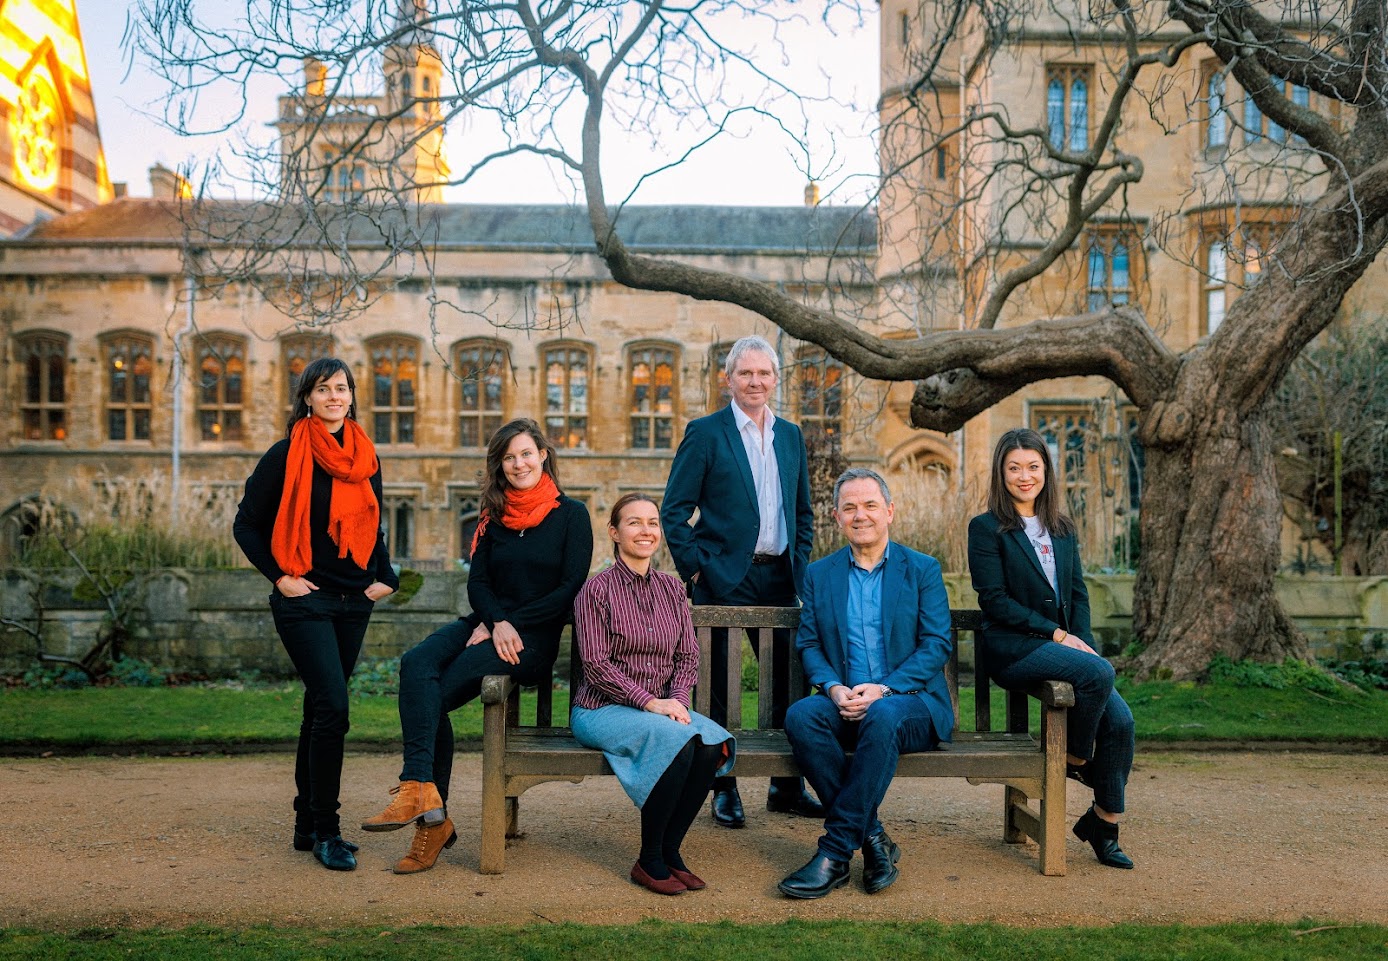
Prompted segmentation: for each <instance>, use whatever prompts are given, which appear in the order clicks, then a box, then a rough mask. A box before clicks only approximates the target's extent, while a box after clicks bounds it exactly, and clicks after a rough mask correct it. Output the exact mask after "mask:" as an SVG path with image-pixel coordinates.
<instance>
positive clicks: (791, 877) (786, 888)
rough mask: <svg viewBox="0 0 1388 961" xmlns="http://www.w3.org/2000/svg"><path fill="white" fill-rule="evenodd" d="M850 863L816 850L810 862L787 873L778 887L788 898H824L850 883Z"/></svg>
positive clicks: (808, 899)
mask: <svg viewBox="0 0 1388 961" xmlns="http://www.w3.org/2000/svg"><path fill="white" fill-rule="evenodd" d="M848 865H849V863H848V862H847V861H831V860H830V859H829V858H826V857H825V856H824V854H823V852H820V851H816V852H815V856H814V857H812V858H810V863H809V864H807V865H805V866H804V867H803V868H801V869H800V870H799V871H796V872H794V873H793V874H788V875H786V877H785V879H784V880H783V881H782V882H781V883H780V884H778V885H776V889H777V890H778V891H780V892H781V893H782V894H784V895H785V896H786V897H788V898H800V899H801V900H804V901H810V900H813V899H815V898H822V897H824V895H826V894H828V893H829V892H830V891H832V890H834V889H835V888H841V887H843V886H844V885H845V884H847V883H848V873H849V872H848Z"/></svg>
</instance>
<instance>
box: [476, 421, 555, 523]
mask: <svg viewBox="0 0 1388 961" xmlns="http://www.w3.org/2000/svg"><path fill="white" fill-rule="evenodd" d="M521 434H529V435H530V439H531V440H533V441H534V442H535V448H536V449H537V450H538V451H539V452H540V453H541V454H543V455H544V457H545V461H544V465H543V469H544V472H545V473H546V474H548V475H549V476H550V479H551V480H553V481H554V486H555V487H559V492H560V493H561V494H562V493H563V492H564V489H563V488H562V487H560V485H559V466H558V465H557V464H556V463H555V462H554V448H553V447H552V446H550V443H549V441H548V440H546V439H545V432H544V431H542V430H540V425H539V424H537V423H535V422H534V421H533V420H531V419H530V418H529V417H518V418H516V419H515V420H513V421H511V422H509V423H506V424H502V425H501V426H500V427H498V428H497V429H496V433H495V434H493V435H492V439H491V440H489V441H487V466H486V468H485V469H484V471H483V473H482V503H481V513H483V514H486V515H487V516H488V517H490V518H492V519H493V520H497V519H498V518H500V517H501V515H502V514H504V513H506V488H507V487H509V486H510V485H509V484H508V483H507V482H506V474H505V473H504V472H503V471H502V469H501V460H502V458H503V457H505V456H506V448H508V447H510V446H511V441H513V440H515V439H516V438H517V437H519V436H520V435H521Z"/></svg>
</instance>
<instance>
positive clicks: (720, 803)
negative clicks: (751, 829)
mask: <svg viewBox="0 0 1388 961" xmlns="http://www.w3.org/2000/svg"><path fill="white" fill-rule="evenodd" d="M713 823H714V824H716V825H718V826H719V827H720V828H740V827H743V826H745V825H746V824H747V815H746V814H744V813H743V811H742V796H741V795H740V794H738V793H737V788H735V787H733V788H726V789H723V790H715V791H714V792H713Z"/></svg>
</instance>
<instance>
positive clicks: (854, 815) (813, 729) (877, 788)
mask: <svg viewBox="0 0 1388 961" xmlns="http://www.w3.org/2000/svg"><path fill="white" fill-rule="evenodd" d="M786 737H787V738H789V739H790V749H791V753H792V754H793V755H794V756H795V763H796V764H797V765H798V766H799V768H800V771H801V773H802V774H804V775H805V780H807V781H809V782H810V786H811V787H813V788H814V793H815V794H817V795H819V799H820V801H822V802H823V803H824V809H825V816H824V836H823V837H821V838H820V839H819V850H820V852H821V853H822V854H823V855H824V856H825V857H827V858H829V859H830V860H833V861H848V860H851V859H852V857H853V852H854V851H856V850H858V849H859V848H861V847H862V846H863V840H864V839H865V838H869V837H872V836H873V835H874V834H876V833H877V832H879V831H881V830H882V822H881V821H879V820H877V807H878V805H880V804H881V803H882V799H883V798H884V797H886V796H887V788H889V787H890V786H891V783H892V777H893V775H895V774H896V763H897V758H898V757H900V756H901V755H902V754H911V753H913V752H916V751H929V750H931V749H932V748H934V747H935V745H937V744H939V743H940V739H939V736H938V735H937V734H936V733H935V730H934V725H932V724H931V722H930V709H929V708H927V707H926V706H925V702H924V701H922V700H921V699H920V698H918V697H916V696H914V695H910V694H899V695H897V696H895V697H887V698H883V699H881V700H879V701H874V702H873V704H872V706H870V707H869V708H868V709H867V714H865V715H864V716H863V719H862V720H861V721H845V720H844V719H843V718H842V717H840V716H839V709H838V708H837V707H835V706H834V702H833V701H832V700H830V699H829V698H828V697H826V696H824V695H822V694H814V695H811V696H810V697H806V698H801V699H800V700H798V701H796V702H795V703H794V704H792V705H791V706H790V710H789V711H787V712H786ZM849 750H852V751H853V757H852V758H851V759H850V758H849V757H848V753H847V752H848V751H849Z"/></svg>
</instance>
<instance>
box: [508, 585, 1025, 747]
mask: <svg viewBox="0 0 1388 961" xmlns="http://www.w3.org/2000/svg"><path fill="white" fill-rule="evenodd" d="M690 613H691V616H692V617H693V620H694V628H695V633H696V634H697V635H698V638H699V680H698V686H697V687H696V688H695V691H694V709H695V710H696V711H699V712H700V713H702V714H707V713H708V710H709V696H710V691H711V690H712V685H713V684H716V683H720V682H721V683H722V685H723V686H724V690H726V691H727V692H728V694H729V696H728V698H727V704H728V720H727V724H726V725H725V726H726V727H727V728H728V729H729V730H731V731H736V730H741V729H742V726H743V724H742V656H741V651H742V636H743V632H744V631H748V632H752V631H755V632H757V635H758V647H759V648H760V649H761V650H763V651H769V650H771V646H772V645H771V636H772V631H773V630H775V629H777V628H784V629H786V630H789V631H794V630H795V629H796V628H798V627H799V626H800V610H799V608H795V607H710V606H698V605H695V606H694V607H692V608H690ZM982 617H983V615H982V613H981V612H980V611H977V610H951V611H950V620H951V633H952V635H953V636H952V638H951V640H952V642H953V643H952V644H951V645H950V657H949V663H948V664H947V665H945V679H946V681H948V683H949V699H950V703H951V705H952V706H953V708H954V717H955V730H959V729H960V726H961V725H960V723H959V722H960V717H959V632H960V631H972V632H974V634H975V637H977V632H978V629H979V623H980V621H981V619H982ZM714 628H730V629H731V630H730V631H729V634H728V638H729V640H728V644H729V647H730V648H731V649H732V651H733V652H735V654H736V656H730V657H729V658H728V673H727V676H726V677H724V678H719V679H715V678H713V677H710V665H711V664H712V658H711V657H710V656H709V655H710V651H711V650H712V646H713V629H714ZM792 646H793V645H792ZM978 661H979V659H978V647H977V643H975V646H974V662H975V668H974V730H976V731H991V730H993V724H992V704H991V700H992V698H991V696H990V695H991V684H990V679H989V677H988V674H987V671H986V670H985V669H984V668H983V667H982V665H981V664H979V662H978ZM773 668H774V665H773V664H772V658H770V657H763V658H759V659H758V663H757V672H758V684H757V689H758V690H757V723H756V726H757V727H759V728H761V729H767V728H771V727H774V725H773V724H772V721H771V716H772V715H771V690H772V671H773ZM582 673H583V665H582V662H581V660H580V658H579V655H578V645H577V644H573V645H571V654H570V657H569V690H570V691H571V692H572V691H575V690H577V689H578V684H579V681H580V679H581V677H582ZM804 686H805V675H804V670H803V668H802V667H801V666H800V658H799V657H796V656H792V657H791V658H790V690H792V691H801V690H803V689H804ZM553 691H554V679H553V678H552V677H551V678H550V679H549V680H548V681H547V682H546V683H542V684H540V685H539V686H538V694H539V700H538V703H537V706H536V726H538V727H553V726H554V725H553V719H554V707H553V703H554V702H553V696H554V695H553ZM1006 701H1007V710H1006V713H1007V725H1006V727H1005V728H1004V730H1007V731H1011V732H1014V733H1025V732H1026V731H1027V730H1028V720H1027V711H1028V707H1027V697H1026V694H1024V693H1022V692H1020V691H1016V692H1008V694H1007V698H1006ZM515 703H516V702H515V701H514V700H513V701H512V710H513V711H514V710H515V707H514V705H515ZM512 721H513V723H514V717H513V718H512Z"/></svg>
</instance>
